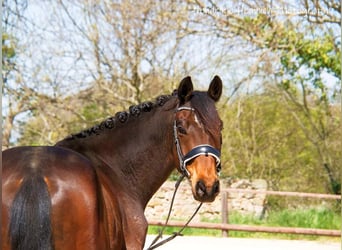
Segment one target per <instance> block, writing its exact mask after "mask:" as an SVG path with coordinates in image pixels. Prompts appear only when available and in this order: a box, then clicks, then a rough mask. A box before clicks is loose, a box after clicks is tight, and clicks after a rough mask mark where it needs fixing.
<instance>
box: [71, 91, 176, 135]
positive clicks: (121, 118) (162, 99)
mask: <svg viewBox="0 0 342 250" xmlns="http://www.w3.org/2000/svg"><path fill="white" fill-rule="evenodd" d="M175 93H176V92H175V91H174V93H173V94H172V95H161V96H158V97H157V98H156V99H155V102H151V101H147V102H143V103H140V104H138V105H132V106H130V107H129V109H128V111H120V112H117V113H116V114H115V115H114V116H112V117H109V118H107V119H106V120H104V121H103V122H101V123H100V124H98V125H95V126H93V127H91V128H88V129H85V130H83V131H81V132H78V133H76V134H71V135H70V136H69V137H67V138H66V139H67V140H73V139H77V138H86V137H89V136H91V135H99V134H100V133H101V132H102V131H104V130H105V129H112V128H114V127H115V126H116V125H117V124H118V123H121V124H122V123H125V122H126V121H127V120H128V119H129V118H130V117H138V116H140V115H141V113H144V112H150V111H151V110H152V109H154V108H156V107H161V106H163V105H164V104H165V103H166V102H167V101H168V100H170V98H171V97H172V96H174V95H175Z"/></svg>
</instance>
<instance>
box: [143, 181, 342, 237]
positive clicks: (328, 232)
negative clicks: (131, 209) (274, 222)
mask: <svg viewBox="0 0 342 250" xmlns="http://www.w3.org/2000/svg"><path fill="white" fill-rule="evenodd" d="M229 192H244V193H258V194H260V193H264V194H266V195H278V196H292V197H302V198H304V197H305V198H314V199H334V200H341V195H332V194H316V193H300V192H284V191H267V190H251V189H234V188H226V189H222V190H221V195H222V199H221V202H222V223H209V222H191V223H190V224H189V225H188V227H191V228H203V229H217V230H221V231H222V235H223V236H227V235H228V231H229V230H232V231H245V232H263V233H285V234H303V235H317V236H331V237H341V231H340V230H332V229H317V228H296V227H270V226H254V225H253V226H252V225H237V224H229V221H228V202H227V197H228V193H229ZM148 223H149V225H154V226H162V225H164V222H161V221H157V220H149V221H148ZM168 225H169V226H171V227H182V226H183V225H184V222H180V221H169V222H168Z"/></svg>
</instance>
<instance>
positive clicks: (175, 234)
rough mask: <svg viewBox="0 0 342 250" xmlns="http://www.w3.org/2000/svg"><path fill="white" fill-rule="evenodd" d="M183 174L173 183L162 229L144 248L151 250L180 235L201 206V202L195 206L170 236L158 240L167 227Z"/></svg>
mask: <svg viewBox="0 0 342 250" xmlns="http://www.w3.org/2000/svg"><path fill="white" fill-rule="evenodd" d="M184 177H185V175H184V174H182V175H181V176H180V177H179V179H178V180H177V182H176V184H175V191H174V193H173V196H172V199H171V203H170V208H169V212H168V214H167V218H166V220H165V223H164V225H163V227H162V229H160V230H159V233H158V235H157V236H156V237H155V238H154V240H153V241H152V243H151V245H150V246H149V247H148V248H147V249H146V250H152V249H155V248H157V247H160V246H162V245H164V244H165V243H167V242H169V241H171V240H173V239H174V238H176V237H177V236H182V232H183V230H184V229H185V228H186V227H187V226H188V225H189V223H190V222H191V220H192V219H193V218H194V217H195V215H196V214H197V212H198V211H199V210H200V208H201V206H202V204H203V203H202V202H201V203H200V204H199V205H198V207H197V208H196V210H195V212H194V213H193V215H192V216H191V217H190V218H189V220H188V221H187V222H186V223H185V224H184V226H183V227H182V228H181V229H180V230H179V231H178V232H173V233H172V235H171V236H169V237H168V238H166V239H164V240H162V241H160V242H158V241H159V239H161V238H162V237H163V232H164V230H165V228H166V227H167V223H168V222H169V219H170V215H171V211H172V207H173V202H174V200H175V197H176V193H177V190H178V187H179V185H180V183H181V182H182V180H183V179H184Z"/></svg>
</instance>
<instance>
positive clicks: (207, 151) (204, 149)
mask: <svg viewBox="0 0 342 250" xmlns="http://www.w3.org/2000/svg"><path fill="white" fill-rule="evenodd" d="M182 110H189V111H195V109H193V108H191V107H184V106H183V107H178V108H177V109H176V111H175V112H176V113H177V112H179V111H182ZM173 135H174V139H175V143H176V148H177V154H178V159H179V169H180V171H181V172H182V174H184V175H185V176H186V177H188V178H189V177H190V173H189V171H188V169H187V163H188V162H190V161H191V160H193V159H195V158H196V157H198V156H200V155H205V156H209V155H210V156H212V157H214V159H215V162H216V171H217V172H218V173H219V172H220V171H221V159H220V157H221V153H220V151H219V150H217V149H216V148H214V147H213V146H211V145H209V144H200V145H198V146H196V147H194V148H193V149H191V150H190V151H189V152H188V153H187V154H185V155H183V152H182V148H181V145H180V141H179V138H178V133H177V124H176V120H175V121H174V124H173Z"/></svg>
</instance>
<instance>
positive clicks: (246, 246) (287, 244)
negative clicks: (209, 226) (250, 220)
mask: <svg viewBox="0 0 342 250" xmlns="http://www.w3.org/2000/svg"><path fill="white" fill-rule="evenodd" d="M154 237H155V236H152V235H148V236H147V239H146V246H149V243H150V242H151V241H152V240H153V239H154ZM164 238H165V237H164ZM157 249H160V250H168V249H169V250H171V249H172V250H182V249H184V250H190V249H196V250H340V249H341V244H340V243H339V242H328V241H326V242H320V241H301V240H272V239H246V238H217V237H200V236H182V237H177V238H176V239H174V240H172V241H170V242H168V243H167V244H165V245H163V246H161V247H159V248H157Z"/></svg>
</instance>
